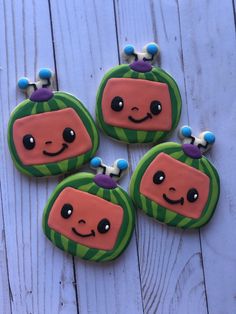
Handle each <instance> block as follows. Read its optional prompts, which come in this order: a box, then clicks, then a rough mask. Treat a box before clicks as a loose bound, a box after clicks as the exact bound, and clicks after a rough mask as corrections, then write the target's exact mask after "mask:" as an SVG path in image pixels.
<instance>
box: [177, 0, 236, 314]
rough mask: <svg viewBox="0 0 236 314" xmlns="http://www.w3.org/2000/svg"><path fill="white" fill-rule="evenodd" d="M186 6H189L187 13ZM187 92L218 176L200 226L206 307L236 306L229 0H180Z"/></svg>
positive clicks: (226, 309)
mask: <svg viewBox="0 0 236 314" xmlns="http://www.w3.org/2000/svg"><path fill="white" fill-rule="evenodd" d="M189 11H190V12H192V14H191V16H190V15H189ZM180 20H181V28H182V33H183V38H186V37H187V38H188V41H184V42H183V53H184V60H185V73H186V78H187V80H186V81H187V98H188V101H189V103H190V106H191V112H190V123H191V125H192V126H193V128H194V129H195V130H196V131H198V130H199V129H206V128H208V129H210V130H213V131H214V132H215V134H216V139H217V141H216V145H215V147H214V148H213V150H212V152H211V153H210V156H209V158H210V159H211V160H212V162H213V163H214V164H215V166H216V168H217V169H218V171H219V175H220V178H221V197H220V201H219V205H218V208H217V211H216V214H215V216H214V217H213V219H212V221H211V223H210V224H209V225H208V226H207V227H206V228H204V229H202V230H201V241H202V254H203V265H204V272H205V281H206V289H207V299H208V307H209V313H226V314H229V313H235V312H236V299H235V296H236V285H235V283H236V272H235V265H236V252H235V250H234V246H235V238H236V230H235V219H236V212H235V209H236V202H235V179H234V176H235V175H234V170H233V169H235V166H236V148H235V145H234V143H235V135H236V128H235V119H236V109H235V108H236V101H235V94H236V93H235V86H236V75H235V69H236V51H235V46H236V41H235V29H234V16H233V11H232V2H231V1H226V2H225V3H224V4H220V3H218V1H209V2H208V3H205V2H204V3H202V5H201V6H200V7H199V6H198V5H197V4H196V3H192V4H191V6H189V5H188V6H186V5H185V4H184V2H180Z"/></svg>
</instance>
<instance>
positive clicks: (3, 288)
mask: <svg viewBox="0 0 236 314" xmlns="http://www.w3.org/2000/svg"><path fill="white" fill-rule="evenodd" d="M2 203H3V202H2V193H1V189H0V212H1V219H0V313H6V314H8V313H11V304H10V298H11V289H10V285H9V275H8V265H7V262H8V261H7V254H6V238H5V230H4V223H3V206H2Z"/></svg>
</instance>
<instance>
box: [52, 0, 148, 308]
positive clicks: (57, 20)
mask: <svg viewBox="0 0 236 314" xmlns="http://www.w3.org/2000/svg"><path fill="white" fill-rule="evenodd" d="M51 9H52V22H53V33H54V43H55V54H56V63H57V73H58V81H59V87H60V89H63V90H66V91H69V92H72V93H73V94H75V95H76V96H78V97H79V98H80V99H81V100H82V102H84V104H85V105H86V106H87V108H88V109H89V110H90V112H91V113H92V114H93V115H94V111H95V99H96V90H97V88H98V85H99V83H100V81H101V78H102V76H103V75H104V73H105V72H106V71H107V70H108V69H109V68H110V67H112V66H115V65H116V64H117V63H118V55H117V42H116V30H115V22H114V9H113V4H112V2H109V1H106V5H100V4H99V2H96V1H86V3H85V2H84V1H70V2H68V1H54V0H53V1H51ZM98 155H100V156H101V157H103V158H104V161H105V162H106V163H112V162H113V161H114V160H115V159H117V158H120V157H122V158H127V157H128V155H127V149H126V145H122V144H118V143H115V142H113V141H112V140H110V139H108V138H106V137H105V136H101V145H100V149H99V151H98ZM127 185H128V178H126V179H124V180H123V181H122V186H124V187H125V188H127ZM75 268H76V275H77V286H78V299H79V311H80V313H143V310H142V300H141V292H140V283H139V269H138V260H137V249H136V243H135V237H133V240H132V242H131V244H130V246H129V247H128V249H127V251H126V252H125V253H124V254H123V255H122V256H121V257H120V258H119V259H118V260H117V261H115V262H112V263H107V264H104V265H101V264H94V263H89V262H83V261H80V260H79V259H75Z"/></svg>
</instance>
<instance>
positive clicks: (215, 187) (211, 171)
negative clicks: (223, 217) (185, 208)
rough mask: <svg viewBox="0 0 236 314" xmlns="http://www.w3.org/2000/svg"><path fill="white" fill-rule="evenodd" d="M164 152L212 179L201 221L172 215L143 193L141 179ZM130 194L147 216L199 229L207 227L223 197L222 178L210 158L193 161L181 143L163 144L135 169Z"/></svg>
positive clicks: (185, 227) (147, 155)
mask: <svg viewBox="0 0 236 314" xmlns="http://www.w3.org/2000/svg"><path fill="white" fill-rule="evenodd" d="M162 152H163V153H165V154H168V155H169V156H171V157H172V158H174V159H177V160H178V161H181V162H183V163H185V164H187V165H189V166H191V167H193V168H196V169H198V170H199V171H201V172H204V173H205V174H206V175H207V176H208V177H209V178H210V191H209V195H208V200H207V203H206V205H205V208H204V209H203V211H202V214H201V216H200V217H199V218H198V219H193V218H189V217H186V216H183V215H180V214H178V213H175V212H172V211H171V210H168V209H167V208H165V207H163V206H161V205H159V204H157V203H155V202H153V201H152V200H150V199H149V198H148V197H146V196H144V195H142V194H141V193H140V184H141V180H142V177H143V175H144V173H145V171H146V169H147V168H148V166H149V165H150V163H151V162H152V161H153V160H154V159H155V158H156V157H157V155H158V154H160V153H162ZM129 190H130V195H131V198H132V200H133V201H134V203H135V204H136V207H138V208H140V209H142V210H143V211H144V212H145V213H146V214H147V215H148V216H150V217H153V218H155V219H157V220H158V221H161V222H163V223H166V224H167V225H170V226H177V227H180V228H184V229H188V228H198V227H201V226H203V225H205V224H206V223H207V222H208V221H209V220H210V219H211V217H212V215H213V214H214V211H215V208H216V205H217V202H218V199H219V194H220V181H219V176H218V173H217V171H216V169H215V168H214V166H213V165H212V164H211V163H210V161H209V160H207V158H205V157H204V156H202V157H201V158H200V159H192V158H190V157H189V156H187V155H185V153H184V152H183V150H182V147H181V145H180V144H177V143H163V144H160V145H157V146H155V147H153V148H152V149H151V150H149V151H148V152H147V153H146V154H145V155H144V156H143V158H142V159H141V160H140V162H139V163H138V165H137V168H136V169H135V171H134V173H133V175H132V178H131V181H130V187H129Z"/></svg>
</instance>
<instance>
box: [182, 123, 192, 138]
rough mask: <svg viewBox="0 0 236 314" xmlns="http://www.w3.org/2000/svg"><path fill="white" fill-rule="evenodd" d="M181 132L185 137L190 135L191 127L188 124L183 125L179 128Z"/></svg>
mask: <svg viewBox="0 0 236 314" xmlns="http://www.w3.org/2000/svg"><path fill="white" fill-rule="evenodd" d="M181 133H182V135H183V136H185V137H190V136H191V134H192V129H191V128H190V127H189V126H184V127H182V128H181Z"/></svg>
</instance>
